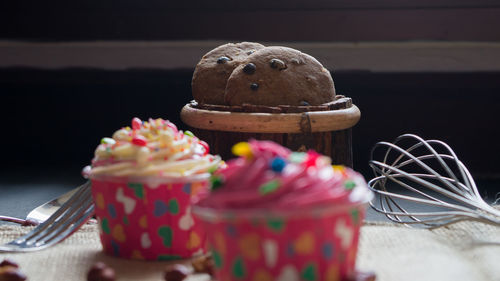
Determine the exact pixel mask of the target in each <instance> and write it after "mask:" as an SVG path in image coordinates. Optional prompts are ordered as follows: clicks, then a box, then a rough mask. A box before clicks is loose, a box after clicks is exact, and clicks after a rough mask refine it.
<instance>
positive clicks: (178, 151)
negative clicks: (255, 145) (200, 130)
mask: <svg viewBox="0 0 500 281" xmlns="http://www.w3.org/2000/svg"><path fill="white" fill-rule="evenodd" d="M208 150H209V148H208V145H207V144H206V143H205V142H204V141H202V140H200V139H198V138H197V137H195V136H194V135H193V134H192V133H191V132H189V131H186V132H182V131H179V130H177V127H176V126H175V125H174V124H173V123H171V122H170V121H167V120H163V119H149V121H147V122H142V121H141V120H140V119H138V118H134V119H133V120H132V128H131V127H124V128H121V129H119V130H118V131H116V132H115V133H114V134H113V137H112V138H103V139H102V140H101V144H100V145H99V146H98V147H97V149H96V150H95V157H94V159H93V160H92V169H91V171H90V176H91V177H92V176H96V175H110V176H161V177H185V176H191V175H195V174H200V173H207V172H208V171H210V170H211V169H215V168H216V167H217V166H218V165H219V163H220V157H219V156H213V155H210V154H209V153H208V152H209V151H208Z"/></svg>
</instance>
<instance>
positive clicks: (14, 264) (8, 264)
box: [0, 259, 19, 268]
mask: <svg viewBox="0 0 500 281" xmlns="http://www.w3.org/2000/svg"><path fill="white" fill-rule="evenodd" d="M3 266H13V267H16V268H18V267H19V265H18V264H17V263H15V262H13V261H11V260H9V259H4V260H3V261H2V262H1V263H0V267H3Z"/></svg>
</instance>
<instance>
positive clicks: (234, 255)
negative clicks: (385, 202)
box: [195, 204, 366, 281]
mask: <svg viewBox="0 0 500 281" xmlns="http://www.w3.org/2000/svg"><path fill="white" fill-rule="evenodd" d="M365 209H366V205H365V204H359V205H353V206H350V207H348V209H346V210H343V211H342V212H324V213H317V212H311V213H305V214H306V215H304V213H302V215H301V216H293V215H282V216H280V215H273V214H268V215H267V216H262V215H260V216H255V217H252V216H251V215H243V216H242V215H238V214H228V213H226V214H224V215H223V216H217V215H216V216H215V217H211V218H207V217H206V216H205V215H204V214H203V213H201V212H200V211H201V209H197V208H196V207H195V216H197V217H200V219H202V220H203V225H204V227H205V230H206V231H207V233H208V244H209V248H210V249H211V251H212V254H213V259H214V262H215V269H216V270H215V273H216V277H217V280H219V281H226V280H242V281H246V280H251V281H256V280H259V281H272V280H276V281H303V280H306V281H317V280H318V281H319V280H332V281H333V280H343V279H344V278H345V277H346V276H349V275H351V274H353V273H354V269H355V262H356V253H357V249H358V240H359V230H360V226H361V224H362V220H363V218H364V216H365ZM215 214H216V212H215Z"/></svg>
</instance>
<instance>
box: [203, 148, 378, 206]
mask: <svg viewBox="0 0 500 281" xmlns="http://www.w3.org/2000/svg"><path fill="white" fill-rule="evenodd" d="M233 152H235V154H237V155H240V156H241V157H239V158H237V159H233V160H230V161H228V162H227V167H226V168H225V169H221V170H219V171H217V172H216V173H215V174H214V175H213V176H212V192H211V194H210V196H207V197H206V198H204V199H203V200H201V201H200V202H199V203H198V205H199V206H200V207H210V208H218V209H253V208H259V209H261V208H264V209H278V210H290V209H293V208H296V207H303V206H313V205H314V206H319V205H330V204H349V203H355V202H358V201H364V200H366V198H367V195H368V194H370V191H369V190H368V188H367V186H366V182H365V180H364V179H363V177H362V176H361V175H360V174H358V173H357V172H355V171H353V170H351V169H349V168H345V167H343V166H333V168H332V166H331V161H330V158H328V157H326V156H322V155H320V154H318V153H316V152H314V151H309V152H307V153H299V152H291V151H290V150H288V149H287V148H284V147H282V146H280V145H278V144H276V143H274V142H270V141H257V140H251V141H249V143H239V144H237V145H236V146H235V147H233Z"/></svg>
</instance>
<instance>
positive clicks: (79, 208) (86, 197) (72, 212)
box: [25, 189, 92, 246]
mask: <svg viewBox="0 0 500 281" xmlns="http://www.w3.org/2000/svg"><path fill="white" fill-rule="evenodd" d="M85 203H87V206H85V205H84V204H85ZM90 204H92V200H91V195H90V190H89V189H87V190H86V191H85V192H84V193H83V194H82V196H81V197H80V198H79V200H78V201H76V202H74V205H73V206H72V207H71V208H69V209H68V210H67V211H66V212H64V214H63V215H61V216H60V217H59V218H58V219H57V220H56V221H55V222H54V223H53V224H51V225H50V226H49V227H47V228H46V229H45V230H44V231H42V232H40V233H38V234H37V235H33V236H32V237H31V238H30V239H27V240H26V241H25V243H26V244H27V245H30V244H33V243H38V242H39V241H43V240H48V239H50V237H52V236H53V235H57V232H58V229H59V228H60V227H64V226H66V225H67V224H68V222H71V221H72V219H73V218H74V216H78V215H80V214H82V213H84V211H85V210H86V209H87V208H88V207H89V205H90ZM67 226H69V225H67ZM35 246H36V245H35Z"/></svg>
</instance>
